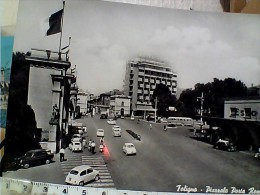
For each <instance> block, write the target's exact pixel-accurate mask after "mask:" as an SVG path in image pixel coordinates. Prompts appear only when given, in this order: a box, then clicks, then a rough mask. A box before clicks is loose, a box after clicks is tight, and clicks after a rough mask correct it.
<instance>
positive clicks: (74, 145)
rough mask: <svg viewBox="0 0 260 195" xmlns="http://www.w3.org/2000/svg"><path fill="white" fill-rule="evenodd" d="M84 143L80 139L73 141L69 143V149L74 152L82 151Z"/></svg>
mask: <svg viewBox="0 0 260 195" xmlns="http://www.w3.org/2000/svg"><path fill="white" fill-rule="evenodd" d="M82 148H83V147H82V143H81V142H79V141H73V142H71V143H70V144H69V149H70V150H71V151H72V152H81V151H82Z"/></svg>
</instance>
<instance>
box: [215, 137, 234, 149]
mask: <svg viewBox="0 0 260 195" xmlns="http://www.w3.org/2000/svg"><path fill="white" fill-rule="evenodd" d="M213 147H214V148H216V149H221V150H227V151H229V152H231V151H236V150H237V147H236V144H235V143H234V142H232V141H231V140H228V139H219V140H218V141H217V142H216V143H215V144H214V146H213Z"/></svg>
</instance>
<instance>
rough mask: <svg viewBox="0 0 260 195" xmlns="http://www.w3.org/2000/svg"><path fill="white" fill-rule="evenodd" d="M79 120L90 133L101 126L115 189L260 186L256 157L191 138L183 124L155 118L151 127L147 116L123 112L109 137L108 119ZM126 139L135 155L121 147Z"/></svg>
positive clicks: (164, 189)
mask: <svg viewBox="0 0 260 195" xmlns="http://www.w3.org/2000/svg"><path fill="white" fill-rule="evenodd" d="M81 121H82V122H85V123H86V124H87V125H88V133H89V137H92V138H94V139H96V138H95V137H96V136H95V133H96V130H95V129H97V128H103V129H104V130H105V143H106V145H107V148H108V151H107V153H106V154H105V161H106V162H107V166H108V169H109V171H110V174H111V175H112V178H113V181H114V183H115V186H116V188H117V189H131V190H148V191H176V190H177V189H178V188H177V187H176V186H177V185H181V186H185V185H187V186H189V187H191V188H197V190H198V191H202V192H205V191H206V186H211V187H212V188H213V189H222V188H224V187H226V188H228V189H231V187H235V188H237V189H241V188H242V189H245V190H246V189H248V187H255V188H258V189H259V188H260V169H259V165H260V162H259V160H256V159H254V158H252V156H250V155H248V154H244V153H241V152H226V151H221V150H215V149H213V148H212V145H209V144H207V143H204V142H200V141H197V140H195V139H192V138H190V131H189V128H187V127H178V128H176V129H169V130H168V131H166V132H165V131H163V125H162V124H153V128H152V129H151V130H150V129H149V123H147V122H145V121H141V122H140V124H137V122H136V121H131V120H130V119H129V118H125V119H118V120H117V124H118V125H120V126H121V128H122V130H123V131H122V137H113V136H112V125H108V124H107V122H106V120H104V119H99V118H98V117H97V116H96V117H94V118H86V119H81ZM93 129H94V131H93ZM126 129H131V130H133V131H134V132H136V133H137V134H140V135H141V137H142V139H141V141H137V140H135V139H134V138H133V137H132V136H131V135H130V134H128V133H127V132H126V131H125V130H126ZM97 141H98V140H97ZM125 142H132V143H134V144H135V146H136V148H137V155H136V156H126V155H125V154H124V153H123V152H122V146H123V144H124V143H125ZM208 189H209V188H208ZM233 189H234V188H233Z"/></svg>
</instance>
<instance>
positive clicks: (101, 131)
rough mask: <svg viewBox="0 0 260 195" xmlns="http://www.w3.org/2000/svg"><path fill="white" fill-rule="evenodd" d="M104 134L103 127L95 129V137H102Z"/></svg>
mask: <svg viewBox="0 0 260 195" xmlns="http://www.w3.org/2000/svg"><path fill="white" fill-rule="evenodd" d="M104 136H105V131H104V129H98V130H97V137H104Z"/></svg>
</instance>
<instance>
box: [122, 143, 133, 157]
mask: <svg viewBox="0 0 260 195" xmlns="http://www.w3.org/2000/svg"><path fill="white" fill-rule="evenodd" d="M123 152H124V153H125V154H126V155H131V154H135V155H136V148H135V146H134V144H132V143H125V144H124V146H123Z"/></svg>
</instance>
